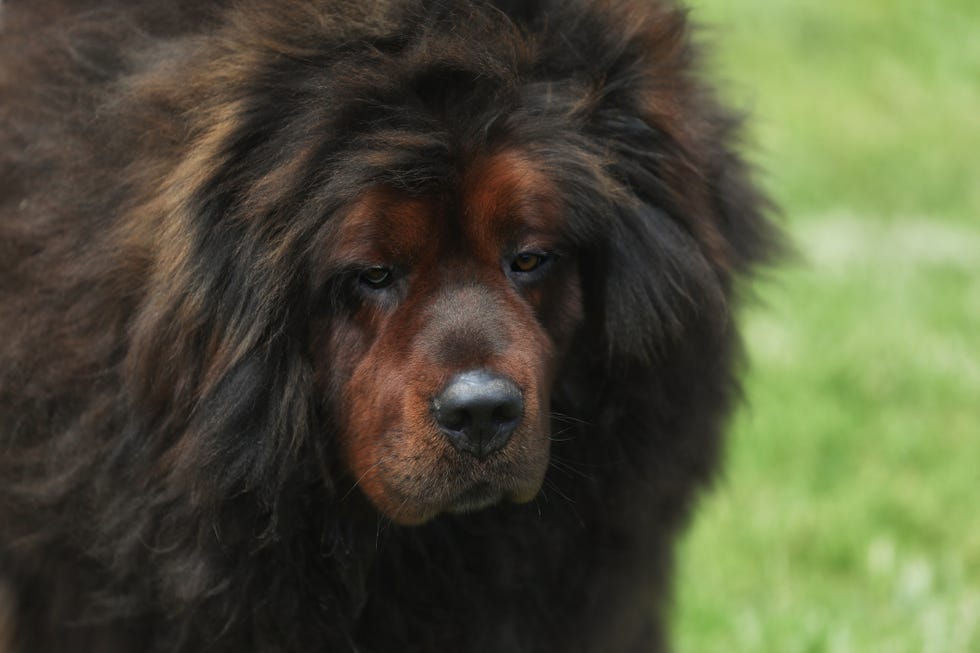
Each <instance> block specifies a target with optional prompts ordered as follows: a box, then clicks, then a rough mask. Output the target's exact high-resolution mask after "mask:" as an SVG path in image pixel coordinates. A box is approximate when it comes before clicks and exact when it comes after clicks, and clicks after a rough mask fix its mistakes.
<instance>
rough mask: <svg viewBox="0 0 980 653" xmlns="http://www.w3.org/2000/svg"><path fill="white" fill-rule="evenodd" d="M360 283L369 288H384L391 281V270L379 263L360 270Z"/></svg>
mask: <svg viewBox="0 0 980 653" xmlns="http://www.w3.org/2000/svg"><path fill="white" fill-rule="evenodd" d="M360 280H361V283H363V284H364V285H366V286H369V287H371V288H384V287H386V286H388V285H389V284H390V283H391V282H392V274H391V270H389V269H388V268H385V267H381V266H380V265H378V266H375V267H371V268H368V269H366V270H364V271H363V272H361V276H360Z"/></svg>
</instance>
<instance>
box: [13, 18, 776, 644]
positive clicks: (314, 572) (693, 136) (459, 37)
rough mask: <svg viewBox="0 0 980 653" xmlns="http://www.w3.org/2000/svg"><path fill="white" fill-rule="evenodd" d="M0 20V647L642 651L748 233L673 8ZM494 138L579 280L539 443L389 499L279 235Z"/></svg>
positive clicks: (717, 428)
mask: <svg viewBox="0 0 980 653" xmlns="http://www.w3.org/2000/svg"><path fill="white" fill-rule="evenodd" d="M3 12H4V14H3V33H2V35H0V333H2V337H0V583H2V584H3V585H4V586H5V587H6V589H7V591H6V593H3V592H0V613H2V612H3V611H4V608H6V611H7V613H8V614H9V615H10V617H9V619H8V620H7V622H6V623H9V624H10V625H9V626H7V630H8V631H9V632H4V626H3V624H4V623H5V621H4V619H3V618H0V649H2V648H3V646H4V644H5V643H6V644H7V645H8V646H9V647H10V650H11V651H17V652H19V653H28V652H34V651H41V652H49V651H50V652H56V651H73V652H74V651H100V652H101V651H106V652H110V651H136V650H141V651H203V650H211V651H226V650H227V651H243V650H261V651H309V650H324V651H363V652H387V651H404V652H408V651H420V652H422V651H428V652H431V651H454V652H463V651H472V652H477V651H501V652H504V651H506V652H514V653H516V652H518V651H603V652H605V651H663V650H667V648H668V645H667V639H666V630H665V626H664V623H663V619H664V610H665V606H666V602H667V601H668V598H669V594H670V590H669V587H670V569H671V558H672V547H673V541H674V539H675V536H676V535H677V533H678V531H679V530H680V529H681V527H682V526H683V524H684V522H685V520H686V518H687V516H688V514H689V512H690V508H691V505H692V501H693V499H694V498H695V495H696V491H697V490H698V489H699V488H702V487H704V485H705V484H706V483H707V482H708V481H709V479H710V478H711V475H712V472H713V471H714V470H715V468H716V466H717V463H718V458H719V448H720V436H721V429H722V427H723V424H724V420H725V417H726V415H727V414H728V412H729V409H730V408H731V406H732V402H733V400H734V399H735V396H736V394H737V383H736V381H735V378H734V370H735V364H736V360H737V349H738V345H737V342H738V340H737V332H736V329H735V327H734V324H733V322H732V319H733V316H732V306H731V304H732V301H733V300H734V296H733V286H734V284H735V282H736V280H737V278H738V276H739V275H741V274H744V273H746V272H748V271H749V270H750V268H751V266H752V265H753V264H756V263H758V262H760V261H761V260H762V259H764V258H765V257H766V256H767V253H768V252H771V251H772V250H773V243H774V239H773V232H772V229H771V227H770V224H769V223H768V221H767V220H766V219H765V218H764V215H763V213H764V211H765V208H766V203H765V201H764V199H763V198H762V197H761V196H760V195H759V194H758V193H757V192H756V190H755V189H754V187H753V186H752V184H751V183H750V181H749V179H748V173H747V169H746V166H745V164H744V163H743V161H742V159H741V158H740V157H739V156H738V155H737V154H736V153H735V146H736V138H737V121H736V120H734V119H733V118H732V116H731V115H730V114H729V113H728V112H727V111H725V110H724V109H723V108H721V107H720V106H719V105H718V103H717V102H716V101H715V99H714V98H713V96H712V94H711V92H710V90H709V88H708V87H707V86H706V85H705V84H704V83H703V82H702V81H701V80H700V79H699V77H698V68H697V61H696V57H695V48H693V47H692V45H691V42H690V37H689V34H688V29H687V25H686V19H685V15H684V13H683V12H682V11H680V10H678V9H676V8H674V7H672V6H670V5H667V4H664V3H662V2H647V1H642V0H635V1H633V0H574V1H571V2H558V1H555V2H547V1H540V2H527V3H521V2H499V3H490V2H479V1H472V2H471V1H469V0H464V1H460V2H448V1H434V0H386V1H384V2H374V3H357V2H343V1H341V0H319V1H317V0H311V1H309V2H302V1H299V0H288V1H283V2H272V1H266V2H264V1H262V0H249V1H247V2H237V3H232V2H206V3H205V2H201V3H198V2H167V3H164V2H150V1H127V2H121V1H120V2H113V1H111V0H106V1H104V2H96V1H94V0H91V1H84V2H83V1H75V2H69V1H67V0H31V1H30V2H27V1H26V0H21V1H18V0H9V1H8V2H7V3H6V5H5V6H4V7H3ZM506 144H519V145H520V146H521V147H523V148H525V149H527V150H528V151H530V152H532V153H533V155H534V157H535V160H536V161H537V162H538V163H539V164H540V166H541V168H542V169H543V170H545V171H546V172H547V174H548V175H549V177H550V178H551V179H553V180H554V182H555V184H556V186H557V188H558V190H559V194H560V196H561V198H562V202H563V204H562V206H563V210H564V214H565V219H566V220H567V223H568V224H567V231H568V238H569V241H570V242H571V243H572V244H573V245H574V247H575V248H576V249H577V252H578V256H577V258H576V260H577V261H578V263H577V264H578V266H579V271H580V274H581V278H582V280H583V289H582V290H583V300H582V301H583V305H584V307H585V316H586V317H585V322H584V324H583V326H582V327H581V328H580V329H579V331H578V333H577V334H576V335H575V340H574V344H573V346H572V347H571V348H570V352H571V353H570V354H569V355H568V356H567V357H566V359H565V360H564V361H563V362H562V365H561V368H560V372H559V374H558V380H557V381H556V385H555V389H554V392H553V396H552V410H553V412H554V414H555V417H554V421H553V432H554V433H555V441H554V442H553V445H552V466H551V468H550V469H549V472H548V477H547V479H546V481H545V487H544V489H543V491H542V494H541V495H540V496H539V498H538V499H536V500H535V501H534V502H533V503H530V504H525V505H509V504H508V505H499V506H496V507H493V508H490V509H487V510H485V511H482V512H479V513H475V514H470V515H443V516H440V517H437V518H436V519H434V520H432V521H431V522H429V523H427V524H425V525H423V526H418V527H402V526H398V525H393V524H391V523H389V522H388V521H387V520H385V519H383V518H382V517H380V516H379V515H378V514H377V513H376V512H375V511H374V509H373V508H372V507H371V506H370V505H369V504H368V503H367V502H366V501H365V500H364V498H363V497H362V496H361V494H360V493H359V491H358V490H356V489H353V490H352V489H351V483H350V481H349V479H347V478H346V477H345V473H346V472H345V470H344V469H342V465H341V464H340V463H339V462H338V460H337V456H336V454H335V450H334V448H335V446H336V443H335V438H336V437H337V436H336V433H335V432H334V429H333V426H332V425H333V413H334V412H335V410H336V405H334V403H333V402H336V401H341V397H340V396H339V391H337V390H336V389H333V390H331V389H327V390H326V396H324V394H323V392H322V391H321V392H318V391H317V388H316V383H315V382H314V378H313V377H314V371H313V366H312V363H311V360H310V355H309V343H310V341H311V338H312V337H313V336H314V335H315V334H313V333H311V329H312V328H313V327H312V325H313V324H322V323H326V324H330V323H331V319H332V316H333V315H334V314H335V313H336V312H338V311H340V310H341V309H340V308H338V306H339V304H342V302H343V301H344V300H343V299H342V298H338V292H337V291H336V289H335V288H333V287H332V286H331V285H330V284H329V283H328V284H324V283H322V277H323V274H324V273H323V271H322V270H320V268H319V267H318V265H319V261H318V256H317V255H318V252H317V251H316V250H315V249H314V248H312V247H311V243H314V242H317V238H318V237H319V235H320V234H322V232H323V230H324V229H325V228H326V227H327V226H328V225H329V223H330V220H331V217H332V216H333V215H334V214H335V213H336V212H337V211H338V210H339V209H340V208H341V207H342V206H345V205H346V204H347V203H349V202H350V201H351V200H352V199H354V198H355V197H356V196H357V194H358V193H359V192H361V190H362V189H364V188H365V187H369V186H372V185H378V184H385V185H388V186H391V187H394V188H398V189H400V190H403V191H404V192H406V193H409V194H411V195H419V196H421V195H425V194H428V193H439V192H446V190H447V189H449V188H452V187H453V186H454V184H456V183H457V181H458V175H459V170H460V166H461V165H462V163H461V162H463V161H465V160H467V157H469V156H470V155H471V154H472V153H473V152H476V151H479V150H481V149H487V148H491V149H492V148H495V147H501V146H503V145H506ZM327 276H330V275H329V274H328V275H327ZM4 596H7V597H8V598H7V600H6V602H5V601H4V598H3V597H4ZM5 603H6V605H5ZM5 637H6V638H7V639H8V642H4V641H3V640H4V638H5ZM4 650H5V649H4Z"/></svg>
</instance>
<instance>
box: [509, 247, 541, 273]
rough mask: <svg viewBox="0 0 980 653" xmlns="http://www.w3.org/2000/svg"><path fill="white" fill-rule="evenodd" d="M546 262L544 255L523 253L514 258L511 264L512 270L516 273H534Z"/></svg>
mask: <svg viewBox="0 0 980 653" xmlns="http://www.w3.org/2000/svg"><path fill="white" fill-rule="evenodd" d="M544 260H545V257H544V255H542V254H536V253H534V252H521V253H520V254H518V255H517V256H516V257H514V260H513V261H512V262H511V264H510V269H511V270H513V271H514V272H532V271H534V270H536V269H537V268H538V267H539V266H540V265H541V264H542V263H544Z"/></svg>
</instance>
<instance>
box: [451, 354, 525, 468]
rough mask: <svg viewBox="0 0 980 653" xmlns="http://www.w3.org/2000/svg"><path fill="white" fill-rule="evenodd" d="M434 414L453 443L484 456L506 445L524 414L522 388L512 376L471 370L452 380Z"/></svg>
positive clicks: (477, 455)
mask: <svg viewBox="0 0 980 653" xmlns="http://www.w3.org/2000/svg"><path fill="white" fill-rule="evenodd" d="M432 414H433V415H434V416H435V418H436V422H437V423H438V424H439V427H440V428H441V429H442V432H443V433H445V434H446V436H447V437H448V438H449V441H450V442H452V443H453V446H454V447H456V448H457V449H459V450H460V451H465V452H467V453H470V454H472V455H474V456H476V457H477V458H484V457H486V456H488V455H490V454H491V453H493V452H494V451H499V450H500V449H502V448H503V446H504V445H505V444H507V441H508V440H510V436H511V435H512V434H513V433H514V429H516V428H517V425H518V424H519V423H520V421H521V416H522V415H523V414H524V398H523V397H522V396H521V391H520V390H519V389H518V387H517V386H516V385H514V384H513V383H512V382H511V381H510V380H509V379H507V378H505V377H503V376H500V375H499V374H494V373H492V372H489V371H487V370H470V371H468V372H462V373H461V374H457V375H456V376H454V377H453V378H451V379H450V380H449V383H448V384H446V387H445V388H443V390H442V392H440V393H439V394H438V395H437V396H436V397H435V399H433V400H432Z"/></svg>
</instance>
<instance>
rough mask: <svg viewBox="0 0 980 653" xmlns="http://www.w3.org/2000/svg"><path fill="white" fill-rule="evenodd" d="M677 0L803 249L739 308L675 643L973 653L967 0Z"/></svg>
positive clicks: (978, 315) (979, 477)
mask: <svg viewBox="0 0 980 653" xmlns="http://www.w3.org/2000/svg"><path fill="white" fill-rule="evenodd" d="M690 4H691V6H692V15H693V17H694V18H695V20H696V21H698V22H700V23H701V24H702V26H703V27H704V29H703V30H702V37H703V38H702V40H705V41H707V42H708V43H709V44H710V46H711V48H710V50H711V53H712V54H711V59H710V61H709V63H710V64H711V65H710V70H711V71H712V72H713V73H714V74H715V75H716V76H719V77H720V78H721V79H722V80H723V83H724V86H723V88H724V90H725V95H726V96H727V97H728V98H729V99H730V100H731V101H732V102H734V103H735V105H736V106H739V107H743V108H745V109H746V110H747V111H748V112H749V113H750V115H751V121H750V129H749V136H750V138H749V141H750V143H751V147H750V151H751V152H752V153H753V154H754V160H755V161H756V163H757V164H758V165H759V168H760V170H761V173H760V179H761V180H762V181H763V183H764V184H765V186H766V187H767V188H768V189H769V190H770V192H771V194H772V195H773V197H774V198H775V199H776V200H777V202H778V203H779V204H780V206H781V208H782V211H783V213H784V216H785V217H784V220H785V222H786V226H787V229H788V231H789V233H790V234H791V236H792V238H793V240H794V241H795V244H796V246H797V248H798V250H799V252H800V256H799V258H798V260H797V261H796V262H793V263H790V264H789V265H786V266H783V267H781V268H780V269H778V270H775V271H773V272H772V273H770V274H768V275H766V277H765V278H764V279H762V280H761V281H759V282H757V283H756V284H755V285H754V286H753V290H754V293H755V295H756V296H757V301H755V302H753V303H751V304H749V305H747V306H746V308H745V311H744V317H745V318H746V320H745V322H744V324H745V335H746V340H747V343H748V350H749V355H750V371H749V374H748V377H747V384H746V394H747V401H746V403H745V405H744V406H743V408H742V410H741V411H740V413H739V414H738V416H737V417H736V419H735V424H734V427H735V428H734V430H733V438H732V440H731V441H730V447H729V451H728V465H727V468H726V473H725V475H724V477H723V478H721V479H719V482H718V484H717V486H716V487H715V489H714V491H713V492H712V493H711V494H710V495H708V496H707V497H706V498H705V500H704V502H703V504H702V510H700V511H699V512H698V513H697V516H696V519H695V521H694V523H693V524H692V528H691V530H690V532H689V533H688V535H687V538H686V540H685V542H684V546H683V548H682V550H681V560H680V563H681V564H680V570H679V578H678V581H679V583H678V593H679V594H678V597H677V606H676V608H675V613H674V618H673V622H674V628H675V631H676V632H675V639H676V646H677V650H678V652H679V653H716V652H717V653H722V652H724V653H754V652H757V651H761V652H778V653H795V652H799V653H818V652H824V651H826V652H833V653H845V652H850V651H853V652H855V653H858V652H860V653H865V652H874V653H931V652H935V653H967V652H969V653H977V652H980V2H978V1H977V0H932V1H930V0H738V1H737V2H732V1H730V0H691V2H690Z"/></svg>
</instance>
